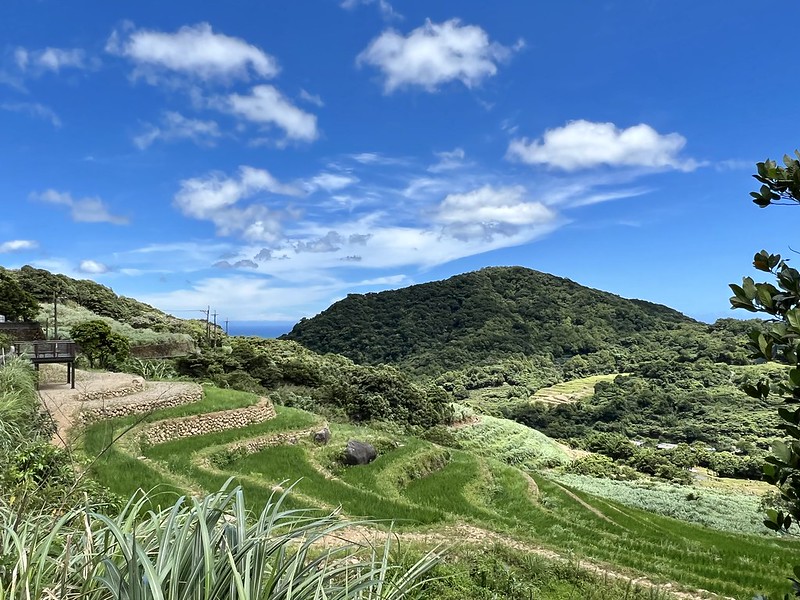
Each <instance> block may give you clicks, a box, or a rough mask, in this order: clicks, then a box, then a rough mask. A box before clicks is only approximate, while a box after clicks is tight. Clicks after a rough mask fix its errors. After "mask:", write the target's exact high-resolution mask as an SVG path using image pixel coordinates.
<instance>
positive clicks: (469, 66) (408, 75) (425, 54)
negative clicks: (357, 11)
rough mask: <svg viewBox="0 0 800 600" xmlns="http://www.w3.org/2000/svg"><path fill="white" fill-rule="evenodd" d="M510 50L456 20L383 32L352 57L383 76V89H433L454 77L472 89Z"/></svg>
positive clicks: (483, 32) (474, 26)
mask: <svg viewBox="0 0 800 600" xmlns="http://www.w3.org/2000/svg"><path fill="white" fill-rule="evenodd" d="M518 47H521V42H518V44H517V46H515V47H514V48H508V47H506V46H502V45H500V44H498V43H496V42H491V41H490V40H489V36H488V34H487V33H486V32H485V31H484V30H483V29H481V28H480V27H478V26H476V25H461V23H460V21H459V20H458V19H451V20H449V21H445V22H444V23H441V24H437V23H432V22H431V21H426V23H425V25H423V26H422V27H418V28H417V29H415V30H413V31H412V32H411V33H409V34H408V36H405V37H404V36H403V35H401V34H400V33H398V32H397V31H395V30H393V29H389V30H387V31H384V32H383V33H382V34H381V35H380V36H378V37H377V38H375V39H374V40H372V42H370V44H369V46H367V48H366V49H365V50H364V51H363V52H361V54H359V55H358V58H357V59H356V62H357V64H359V65H363V64H368V65H372V66H375V67H377V68H378V69H380V71H381V72H382V73H383V76H384V78H385V79H384V91H385V92H386V93H387V94H388V93H391V92H393V91H395V90H397V89H400V88H404V87H409V86H420V87H422V88H424V89H425V90H427V91H429V92H432V91H435V90H436V89H437V88H438V87H439V86H440V85H442V84H443V83H447V82H450V81H460V82H461V83H463V84H464V85H465V86H466V87H468V88H472V87H475V86H477V85H480V83H481V82H482V81H483V80H484V79H486V78H487V77H492V76H493V75H495V74H496V73H497V65H498V63H500V62H503V61H506V60H508V59H509V58H510V56H511V54H512V52H513V51H514V49H516V48H518Z"/></svg>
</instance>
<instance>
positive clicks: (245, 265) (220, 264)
mask: <svg viewBox="0 0 800 600" xmlns="http://www.w3.org/2000/svg"><path fill="white" fill-rule="evenodd" d="M211 266H213V267H216V268H217V269H257V268H258V265H257V264H256V263H254V262H253V261H252V260H247V259H245V260H237V261H236V262H234V263H230V262H228V261H227V260H220V261H217V262H215V263H214V264H213V265H211Z"/></svg>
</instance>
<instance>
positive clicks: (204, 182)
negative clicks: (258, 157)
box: [174, 166, 303, 242]
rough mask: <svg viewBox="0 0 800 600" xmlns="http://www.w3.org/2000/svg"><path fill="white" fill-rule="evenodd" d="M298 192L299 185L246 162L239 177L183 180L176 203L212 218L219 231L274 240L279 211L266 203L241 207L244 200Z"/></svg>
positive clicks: (193, 214)
mask: <svg viewBox="0 0 800 600" xmlns="http://www.w3.org/2000/svg"><path fill="white" fill-rule="evenodd" d="M264 193H267V194H277V195H282V196H299V195H301V194H302V193H303V192H302V190H300V189H299V188H297V187H295V186H292V185H288V184H284V183H281V182H279V181H278V180H277V179H275V178H274V177H273V176H272V175H271V174H270V173H269V172H267V171H265V170H262V169H255V168H253V167H247V166H243V167H240V168H239V176H238V177H233V178H231V177H226V176H224V175H223V174H221V173H210V174H209V175H207V176H205V177H196V178H192V179H185V180H183V181H181V189H180V190H179V191H178V193H177V194H176V195H175V199H174V202H175V206H176V207H177V208H178V209H179V210H180V211H181V212H182V213H183V214H184V215H186V216H189V217H193V218H195V219H201V220H207V221H211V222H212V223H214V225H216V227H217V233H218V235H241V236H242V237H244V238H245V239H247V240H252V241H267V242H271V241H274V240H276V239H278V237H279V235H280V231H281V228H280V217H281V215H280V212H279V211H276V210H272V209H269V208H267V207H266V206H265V205H263V204H250V205H249V206H246V207H243V208H240V207H238V206H237V204H238V203H239V202H240V201H241V200H246V199H249V198H252V197H254V196H256V195H258V194H264Z"/></svg>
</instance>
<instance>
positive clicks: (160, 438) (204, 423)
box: [141, 398, 275, 444]
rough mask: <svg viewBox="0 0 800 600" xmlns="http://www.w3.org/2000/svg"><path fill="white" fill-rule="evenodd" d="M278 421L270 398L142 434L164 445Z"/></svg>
mask: <svg viewBox="0 0 800 600" xmlns="http://www.w3.org/2000/svg"><path fill="white" fill-rule="evenodd" d="M274 418H275V407H273V406H272V402H270V401H269V400H268V399H266V398H262V399H261V400H260V401H259V402H258V404H255V405H253V406H248V407H246V408H237V409H234V410H225V411H219V412H215V413H206V414H203V415H193V416H190V417H183V418H180V419H171V420H169V421H162V422H160V423H155V424H154V425H151V426H149V427H147V428H145V429H144V430H142V432H141V435H142V436H143V438H144V439H145V440H146V442H148V443H150V444H161V443H164V442H168V441H170V440H177V439H181V438H186V437H192V436H197V435H206V434H209V433H217V432H219V431H227V430H229V429H240V428H242V427H248V426H250V425H255V424H257V423H263V422H264V421H268V420H270V419H274Z"/></svg>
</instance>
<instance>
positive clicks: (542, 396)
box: [531, 373, 624, 404]
mask: <svg viewBox="0 0 800 600" xmlns="http://www.w3.org/2000/svg"><path fill="white" fill-rule="evenodd" d="M616 377H624V374H623V375H618V374H616V373H615V374H611V375H592V376H591V377H583V378H581V379H572V380H571V381H564V382H563V383H557V384H556V385H553V386H551V387H547V388H542V389H540V390H537V391H536V393H535V394H534V395H533V396H532V397H531V400H533V401H534V402H544V403H546V404H564V403H566V402H576V401H577V400H580V399H581V398H586V397H588V396H591V395H592V394H594V386H595V385H596V384H597V383H599V382H601V381H611V380H613V379H615V378H616Z"/></svg>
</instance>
